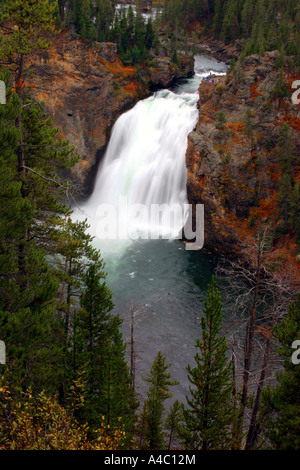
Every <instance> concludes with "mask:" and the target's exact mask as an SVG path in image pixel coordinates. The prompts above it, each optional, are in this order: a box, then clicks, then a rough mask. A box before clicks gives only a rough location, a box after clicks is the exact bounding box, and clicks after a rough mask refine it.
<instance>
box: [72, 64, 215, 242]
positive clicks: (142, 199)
mask: <svg viewBox="0 0 300 470" xmlns="http://www.w3.org/2000/svg"><path fill="white" fill-rule="evenodd" d="M207 60H208V61H209V59H206V61H207ZM214 65H215V64H214ZM196 66H197V61H196ZM201 67H202V68H201V70H198V71H197V70H196V74H195V76H194V78H193V79H192V80H189V81H187V83H186V84H183V85H180V86H179V87H178V89H177V90H175V91H170V90H161V91H158V92H156V93H154V95H153V96H151V97H150V98H147V99H145V100H142V101H140V102H138V103H137V104H136V106H134V108H133V109H131V110H130V111H128V112H126V113H124V114H123V115H122V116H120V117H119V119H118V120H117V122H116V123H115V125H114V127H113V130H112V134H111V138H110V141H109V145H108V148H107V151H106V154H105V157H104V160H103V162H102V164H101V165H100V167H99V170H98V174H97V178H96V183H95V187H94V191H93V194H92V195H91V197H90V198H89V200H88V201H87V202H86V203H85V204H84V205H83V206H82V207H81V209H82V211H83V214H84V216H87V218H88V223H89V224H90V226H91V227H90V232H91V234H92V235H93V236H95V241H96V243H97V244H99V243H98V242H99V239H101V238H102V239H103V238H111V239H118V238H119V239H120V238H127V239H130V238H132V239H136V238H139V237H140V238H159V237H163V238H175V237H176V236H177V235H178V234H179V233H180V232H181V229H182V227H183V226H184V224H185V221H186V218H187V216H188V206H187V204H188V201H187V195H186V168H185V152H186V147H187V135H188V133H189V132H190V131H191V130H192V129H193V128H194V126H195V124H196V122H197V116H198V110H197V101H198V86H199V83H200V81H201V79H202V78H203V77H204V76H207V75H208V74H209V72H210V71H211V68H210V67H209V64H208V66H207V68H206V67H205V66H204V67H203V60H202V62H201ZM223 70H224V69H223ZM223 70H222V73H223ZM121 203H122V204H121ZM124 204H125V205H126V210H124V207H125V206H124ZM155 205H156V207H159V217H158V218H157V217H153V213H152V212H151V210H152V208H153V207H154V206H155ZM109 206H110V207H113V208H115V209H116V211H115V212H112V213H111V212H110V216H109V217H106V218H105V219H104V218H103V217H104V213H105V210H106V209H107V208H108V207H109ZM170 208H171V210H170ZM156 214H157V213H156ZM77 218H78V216H77ZM112 219H114V220H112ZM107 226H110V229H113V230H110V231H109V230H108V232H109V233H110V235H108V236H107V237H105V236H104V237H103V228H107ZM100 233H101V235H100ZM120 234H122V236H120ZM124 234H125V237H124ZM101 247H102V248H103V243H101Z"/></svg>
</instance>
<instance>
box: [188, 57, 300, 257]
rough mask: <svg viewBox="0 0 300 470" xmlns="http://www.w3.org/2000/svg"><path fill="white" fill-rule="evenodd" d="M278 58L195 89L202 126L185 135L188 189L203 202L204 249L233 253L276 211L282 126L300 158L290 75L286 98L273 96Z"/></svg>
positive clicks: (256, 60) (254, 60) (247, 63)
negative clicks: (262, 221)
mask: <svg viewBox="0 0 300 470" xmlns="http://www.w3.org/2000/svg"><path fill="white" fill-rule="evenodd" d="M278 58H279V53H278V52H277V51H275V52H272V53H266V55H265V57H260V56H258V55H254V56H250V57H248V58H246V59H245V60H244V62H243V63H242V67H241V68H238V67H237V68H236V69H235V70H234V71H233V72H230V73H228V74H227V76H226V77H216V78H215V79H214V82H213V83H212V81H211V82H209V81H207V82H206V81H202V83H201V85H200V88H199V95H200V98H199V120H198V123H197V126H196V128H195V129H194V131H193V132H191V133H190V134H189V136H188V148H187V153H186V166H187V175H188V181H187V191H188V199H189V202H190V203H194V204H197V203H202V204H204V208H205V209H204V211H205V245H206V246H207V247H208V246H210V247H213V248H217V249H218V250H221V251H234V250H235V246H236V243H237V241H238V240H240V239H243V237H246V236H247V235H248V234H249V232H251V230H252V228H251V227H252V226H253V225H255V224H256V225H257V224H259V220H262V219H263V218H269V217H270V218H271V217H272V214H273V213H274V212H276V207H277V195H278V178H279V175H280V167H279V165H278V160H277V158H276V152H277V148H276V145H277V142H278V136H279V132H280V127H281V126H282V124H283V123H285V122H288V123H289V125H290V128H291V139H292V140H293V143H294V148H295V150H294V154H295V155H298V156H299V155H300V142H299V129H300V126H299V124H300V119H299V118H300V113H299V105H294V104H293V103H292V100H291V95H292V88H291V84H292V82H293V81H294V80H295V77H294V76H293V75H292V74H290V73H289V72H286V73H285V77H284V80H285V81H286V84H287V86H288V87H289V89H290V90H291V93H290V95H289V96H286V97H284V98H283V97H281V98H280V97H276V96H274V94H272V91H273V90H274V88H275V84H276V83H278V79H279V70H278V65H277V61H278ZM250 113H251V114H250ZM299 163H300V162H299ZM299 163H298V164H299ZM298 170H299V167H298ZM298 170H297V167H295V169H294V174H295V177H296V178H299V172H298V173H297V171H298Z"/></svg>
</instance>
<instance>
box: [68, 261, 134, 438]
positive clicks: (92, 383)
mask: <svg viewBox="0 0 300 470" xmlns="http://www.w3.org/2000/svg"><path fill="white" fill-rule="evenodd" d="M105 277H106V274H105V273H104V271H103V264H102V263H100V264H99V263H98V265H97V264H92V265H91V266H90V267H89V268H88V269H87V271H86V273H85V275H84V285H85V287H84V289H83V291H82V294H81V297H80V304H81V310H80V311H79V312H78V314H77V321H76V328H75V330H74V328H73V330H74V334H73V338H72V340H71V344H72V348H71V351H70V356H71V360H72V361H73V370H74V372H75V373H78V371H82V372H84V375H85V378H86V388H87V394H86V395H87V398H86V407H85V413H84V416H85V419H86V420H88V422H89V424H90V426H92V427H95V428H96V427H97V425H98V426H99V417H100V416H105V419H106V423H107V424H109V425H114V424H117V422H118V419H119V418H122V423H123V424H124V425H125V428H126V430H127V431H128V436H129V435H130V434H131V432H132V428H133V422H134V414H135V409H136V407H137V402H136V398H135V394H134V391H133V389H132V387H131V377H130V374H129V368H128V365H127V363H126V360H125V345H124V343H123V339H122V334H121V332H120V328H121V325H122V321H121V319H120V318H119V316H118V315H115V314H113V313H111V310H112V308H113V303H112V293H111V292H110V290H109V289H108V287H107V285H106V283H105Z"/></svg>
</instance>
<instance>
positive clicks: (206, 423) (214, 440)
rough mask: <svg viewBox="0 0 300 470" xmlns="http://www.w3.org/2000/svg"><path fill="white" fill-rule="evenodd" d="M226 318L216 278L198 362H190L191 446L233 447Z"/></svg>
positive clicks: (208, 300) (199, 342) (188, 430)
mask: <svg viewBox="0 0 300 470" xmlns="http://www.w3.org/2000/svg"><path fill="white" fill-rule="evenodd" d="M222 319H223V313H222V303H221V298H220V293H219V291H218V289H217V286H216V282H215V280H214V279H213V280H212V283H211V284H210V285H209V286H208V293H207V297H206V299H205V301H204V316H203V317H202V318H201V329H202V338H201V340H200V339H197V341H196V348H197V349H198V351H199V352H197V353H196V355H195V361H196V366H195V367H191V366H190V365H189V366H187V371H188V374H189V381H190V382H191V384H192V386H190V396H189V397H187V405H188V406H187V407H186V408H185V409H184V420H185V426H186V435H185V446H186V448H187V449H192V450H196V449H202V450H208V449H214V450H217V449H223V450H224V449H231V447H232V445H233V435H232V428H233V425H234V423H235V419H236V412H235V409H234V406H233V397H232V390H233V383H232V366H231V363H230V362H228V360H227V344H226V339H225V337H222V336H219V334H220V331H221V323H222Z"/></svg>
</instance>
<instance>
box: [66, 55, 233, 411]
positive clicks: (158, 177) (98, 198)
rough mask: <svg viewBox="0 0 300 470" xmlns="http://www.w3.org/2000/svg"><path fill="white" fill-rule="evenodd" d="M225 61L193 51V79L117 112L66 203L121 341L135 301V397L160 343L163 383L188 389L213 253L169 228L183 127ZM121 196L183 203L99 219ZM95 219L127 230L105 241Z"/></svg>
mask: <svg viewBox="0 0 300 470" xmlns="http://www.w3.org/2000/svg"><path fill="white" fill-rule="evenodd" d="M226 69H227V67H226V65H225V64H224V63H222V62H218V61H216V60H214V59H212V58H209V57H207V56H204V55H199V56H196V57H195V75H194V76H193V77H192V78H190V79H186V80H182V81H181V82H178V83H176V84H175V85H174V86H173V87H172V88H170V89H169V90H159V91H157V92H155V93H154V94H153V96H151V97H149V98H146V99H145V100H142V101H140V102H139V103H137V104H136V105H135V107H134V108H132V109H131V110H130V111H127V112H126V113H124V114H123V115H122V116H120V118H119V119H118V120H117V122H116V123H115V125H114V127H113V130H112V133H111V138H110V141H109V144H108V147H107V151H106V154H105V156H104V158H103V161H102V162H101V163H100V165H99V168H98V173H97V177H96V181H95V185H94V190H93V193H92V195H91V196H90V197H89V198H88V200H87V201H85V202H83V203H82V205H81V207H80V210H79V211H78V209H76V208H75V209H74V210H75V214H74V216H75V217H76V218H78V219H82V218H85V217H86V218H87V219H88V223H89V224H90V233H91V234H92V235H93V236H94V237H95V238H94V243H95V246H96V247H97V248H100V250H101V253H102V256H103V258H104V261H105V265H106V272H107V274H108V276H107V284H108V286H109V288H110V289H111V290H112V292H113V301H114V304H115V312H117V313H118V314H119V315H120V316H121V318H122V319H123V320H124V323H123V333H124V340H125V341H129V332H130V328H129V326H130V321H129V319H130V310H131V306H132V305H134V309H135V343H136V344H135V345H136V350H137V361H136V380H137V391H138V393H139V394H140V396H141V397H145V394H146V390H147V386H148V384H146V383H145V382H144V381H143V380H142V376H144V375H145V374H146V373H147V372H149V370H150V367H151V364H152V362H153V359H154V357H155V355H156V353H157V352H158V351H159V350H161V352H162V353H163V355H164V356H165V357H166V360H167V363H168V364H170V369H169V371H170V372H171V377H172V378H173V379H174V380H177V381H179V382H180V384H179V385H176V386H174V387H172V392H173V394H174V398H173V399H175V398H176V399H178V400H180V401H182V402H185V396H186V394H187V393H188V387H189V381H188V378H187V372H186V366H187V365H188V364H193V358H194V354H195V341H196V338H197V337H199V336H200V335H201V328H200V322H199V319H200V317H201V315H202V308H203V299H204V296H205V293H206V288H207V284H208V282H210V280H211V276H212V274H213V269H214V266H215V259H214V257H213V256H212V255H209V254H207V253H206V254H205V253H204V252H203V251H201V250H197V251H195V250H191V251H190V250H186V249H185V247H184V245H183V244H182V243H181V242H180V241H179V240H177V239H176V238H175V234H176V232H177V231H178V228H180V226H181V224H182V223H184V220H185V218H186V212H185V211H184V207H185V205H186V204H187V196H186V169H185V152H186V146H187V135H188V133H189V132H190V131H192V130H193V128H194V127H195V124H196V122H197V116H198V110H197V102H198V87H199V84H200V82H201V80H202V79H203V78H204V77H207V76H208V75H209V74H210V73H215V74H225V73H226ZM121 198H123V200H124V201H126V203H127V204H128V206H132V205H134V204H138V205H139V207H144V208H146V213H148V214H149V212H147V210H149V211H150V208H151V205H153V204H161V205H162V204H165V205H166V206H168V205H172V204H175V205H176V207H180V208H182V209H183V210H182V211H179V213H178V214H177V215H176V217H175V216H174V218H172V220H171V221H170V223H169V222H168V218H164V217H162V219H161V221H162V223H161V224H160V225H159V227H158V226H157V225H155V226H154V224H153V223H152V220H150V222H149V219H147V220H146V219H145V213H142V212H141V211H135V212H134V213H133V214H131V215H130V214H128V213H126V212H124V211H122V212H120V213H118V212H113V213H112V215H111V214H110V217H113V218H115V216H116V214H118V219H117V224H112V222H111V218H110V219H107V220H106V222H107V223H106V225H105V224H103V213H101V211H100V212H99V208H101V207H102V208H103V207H106V208H109V207H112V208H116V210H117V209H118V208H119V205H120V200H121ZM104 205H105V206H104ZM104 226H106V229H107V227H109V226H110V227H112V226H113V228H114V229H116V228H118V229H120V228H121V229H122V233H126V231H125V232H124V227H127V229H128V228H129V230H130V232H131V233H130V236H129V237H128V236H127V237H123V238H124V239H122V240H114V239H111V238H116V237H114V235H113V234H112V235H111V234H110V235H111V236H110V237H109V236H108V239H106V240H104V239H103V238H104V236H103V227H104ZM107 233H108V232H107ZM116 233H117V234H118V235H120V232H119V231H118V232H116ZM143 234H144V239H143V238H141V237H143ZM145 234H148V237H147V236H146V235H145ZM149 234H150V236H149ZM138 236H140V238H138ZM158 237H160V238H158ZM162 237H165V238H162ZM109 238H110V239H109ZM119 238H120V237H119ZM147 238H148V239H147ZM157 238H158V239H157Z"/></svg>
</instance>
